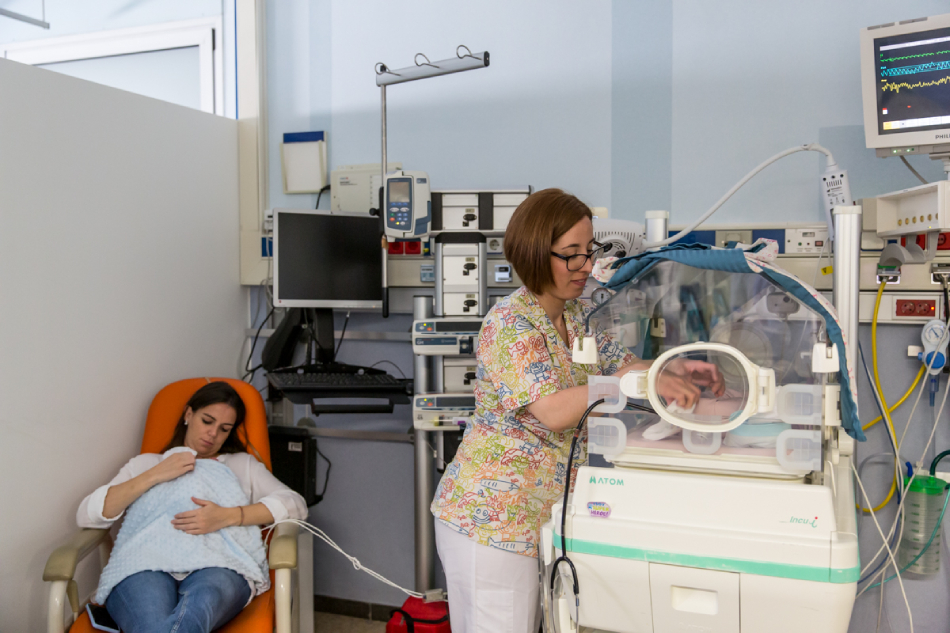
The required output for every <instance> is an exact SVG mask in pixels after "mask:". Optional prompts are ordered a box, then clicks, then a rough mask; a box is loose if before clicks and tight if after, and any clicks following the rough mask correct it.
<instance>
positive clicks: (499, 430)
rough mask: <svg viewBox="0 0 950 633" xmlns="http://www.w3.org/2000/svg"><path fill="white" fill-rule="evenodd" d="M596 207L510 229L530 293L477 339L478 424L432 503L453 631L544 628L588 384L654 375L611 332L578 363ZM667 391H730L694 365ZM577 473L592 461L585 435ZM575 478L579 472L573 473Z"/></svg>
mask: <svg viewBox="0 0 950 633" xmlns="http://www.w3.org/2000/svg"><path fill="white" fill-rule="evenodd" d="M591 218H592V216H591V212H590V208H589V207H588V206H587V205H586V204H584V203H583V202H581V201H580V200H578V199H577V198H576V197H574V196H573V195H571V194H569V193H565V192H564V191H561V190H560V189H545V190H543V191H538V192H537V193H534V194H532V195H530V196H528V198H527V199H526V200H525V201H524V202H522V203H521V205H520V206H519V207H518V209H517V210H516V211H515V213H514V215H513V216H512V218H511V222H510V223H509V224H508V229H507V231H506V234H505V259H507V260H508V262H510V263H511V264H512V265H513V266H514V268H515V271H516V272H517V273H518V276H519V277H520V278H521V279H522V281H523V282H524V286H523V287H521V288H519V289H518V290H516V291H515V292H514V293H512V294H511V295H510V296H508V297H506V298H504V299H502V300H501V301H499V302H498V304H497V305H495V306H494V307H493V308H492V309H491V310H490V311H489V312H488V315H487V316H486V317H485V321H484V323H483V324H482V328H481V332H480V334H479V337H478V353H477V357H478V373H477V384H476V386H475V399H476V412H475V416H474V420H473V423H472V424H471V425H470V426H469V427H468V428H467V429H466V431H465V437H464V439H463V440H462V444H461V446H460V447H459V450H458V453H457V454H456V456H455V459H454V461H453V462H452V463H451V464H450V465H449V467H448V468H447V469H446V471H445V475H444V476H443V477H442V481H441V482H440V484H439V487H438V490H437V491H436V495H435V499H434V500H433V502H432V513H433V515H435V537H436V546H437V548H438V552H439V558H440V559H441V560H442V567H443V568H444V570H445V576H446V581H447V584H448V596H449V613H450V617H451V625H452V631H453V633H497V632H498V631H511V632H512V633H537V631H538V627H539V624H540V618H541V613H540V609H539V607H538V598H539V581H538V562H537V556H538V551H537V543H538V533H539V531H540V527H541V525H542V524H543V523H544V522H545V521H547V520H548V519H549V518H550V516H551V506H552V505H553V504H554V503H555V502H556V501H557V500H558V499H559V498H560V497H562V496H563V494H564V477H565V471H566V470H567V458H568V452H569V450H570V445H571V438H572V436H573V429H574V427H576V426H577V423H578V421H579V420H580V417H581V416H582V415H583V413H584V411H585V409H586V408H587V406H588V405H587V386H586V385H587V377H588V376H590V375H613V376H620V375H622V374H624V373H626V372H627V371H630V370H631V369H645V368H648V367H649V366H650V364H651V362H652V361H644V360H641V359H638V358H637V357H636V356H634V355H633V354H631V353H630V352H629V351H627V350H626V349H625V348H624V347H623V346H622V345H620V344H618V343H617V342H616V341H614V340H613V339H611V338H610V337H609V336H607V335H605V334H599V335H598V336H597V346H598V357H599V361H598V363H597V364H596V365H581V364H577V363H574V362H572V360H571V349H572V345H573V344H574V339H575V338H576V337H578V336H580V337H583V336H584V317H585V315H586V314H587V313H588V312H590V310H591V309H592V308H591V306H589V305H588V304H586V303H584V302H582V301H580V300H579V297H580V296H581V294H582V293H583V291H584V286H585V284H586V282H587V278H588V276H590V273H591V270H592V268H593V263H594V260H595V259H596V258H597V257H599V256H600V254H601V251H600V247H599V245H598V244H597V243H596V242H595V241H594V228H593V224H592V219H591ZM679 374H680V375H675V374H672V373H671V374H670V375H669V376H668V377H667V378H665V379H664V380H662V381H661V383H660V384H659V385H658V391H659V393H660V395H662V396H663V397H664V398H666V400H667V401H668V402H670V401H673V400H676V401H677V402H678V403H680V404H681V405H684V406H687V407H688V406H691V405H692V404H693V403H694V402H695V401H696V399H697V398H698V397H699V394H700V388H699V387H697V386H696V385H695V384H693V382H694V381H695V382H696V383H698V384H704V385H707V386H712V388H713V390H717V386H718V388H719V389H721V385H722V378H721V377H720V375H719V374H718V372H717V370H716V368H715V367H714V366H713V365H710V364H708V363H704V362H701V361H685V362H684V363H683V364H682V365H681V372H679ZM579 449H580V450H579V459H575V461H574V469H575V473H574V474H576V468H577V467H579V466H580V465H582V464H584V463H585V462H586V461H587V429H586V427H585V428H584V430H583V431H582V436H581V438H580V441H579ZM572 478H573V475H572Z"/></svg>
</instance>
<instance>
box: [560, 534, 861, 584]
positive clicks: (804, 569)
mask: <svg viewBox="0 0 950 633" xmlns="http://www.w3.org/2000/svg"><path fill="white" fill-rule="evenodd" d="M560 539H561V537H560V535H559V534H557V533H555V534H554V544H555V547H556V546H557V545H558V544H559V543H560ZM567 549H568V551H570V552H575V553H578V554H593V555H594V556H607V557H610V558H626V559H629V560H640V561H644V562H648V563H662V564H665V565H679V566H681V567H697V568H699V569H712V570H716V571H730V572H738V573H742V574H753V575H755V576H771V577H773V578H790V579H792V580H811V581H814V582H828V583H835V584H848V583H852V582H855V583H856V582H858V578H859V577H860V576H861V567H860V566H857V567H851V568H849V569H834V568H829V567H808V566H805V565H790V564H786V563H767V562H762V561H755V560H742V559H738V558H716V557H713V556H695V555H692V554H677V553H674V552H659V551H655V550H646V549H640V548H638V547H626V546H624V545H609V544H607V543H596V542H594V541H583V540H578V539H573V538H569V539H567Z"/></svg>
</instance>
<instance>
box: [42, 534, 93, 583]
mask: <svg viewBox="0 0 950 633" xmlns="http://www.w3.org/2000/svg"><path fill="white" fill-rule="evenodd" d="M108 537H109V530H103V529H94V528H84V529H82V530H79V531H78V532H76V534H75V535H73V537H72V538H71V539H70V540H69V542H68V543H66V544H65V545H62V546H60V547H57V548H56V550H55V551H54V552H53V553H52V554H50V555H49V558H48V559H47V560H46V568H45V569H44V570H43V580H45V581H46V582H51V581H54V580H67V581H68V580H72V579H73V575H75V573H76V565H77V564H78V563H79V561H80V560H82V559H83V558H85V557H86V556H87V555H88V554H89V553H90V552H92V551H93V550H94V549H96V547H98V546H99V544H100V543H101V542H102V541H103V540H105V539H107V538H108Z"/></svg>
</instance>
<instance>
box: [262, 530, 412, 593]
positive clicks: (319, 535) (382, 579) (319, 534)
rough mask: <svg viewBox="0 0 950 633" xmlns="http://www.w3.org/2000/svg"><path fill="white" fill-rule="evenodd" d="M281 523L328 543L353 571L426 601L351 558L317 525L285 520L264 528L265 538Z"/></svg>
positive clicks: (353, 557)
mask: <svg viewBox="0 0 950 633" xmlns="http://www.w3.org/2000/svg"><path fill="white" fill-rule="evenodd" d="M281 523H293V524H294V525H298V526H300V527H302V528H303V529H305V530H306V531H308V532H310V533H311V534H313V535H314V536H316V537H317V538H318V539H320V540H321V541H323V542H324V543H326V544H327V545H329V546H330V547H332V548H333V549H335V550H336V551H338V552H339V553H341V554H343V556H345V557H346V559H347V560H348V561H350V564H352V565H353V569H356V570H357V571H363V572H366V573H367V574H369V575H370V576H372V577H373V578H375V579H376V580H378V581H380V582H382V583H385V584H387V585H389V586H390V587H393V588H394V589H398V590H399V591H401V592H403V593H404V594H406V595H407V596H411V597H413V598H419V599H420V600H422V599H425V597H426V594H423V593H419V592H417V591H410V590H409V589H406V588H405V587H400V586H399V585H397V584H396V583H394V582H393V581H391V580H389V579H388V578H386V577H385V576H383V575H382V574H379V573H377V572H375V571H373V570H372V569H370V568H369V567H364V566H363V564H362V563H361V562H360V561H359V560H357V559H356V557H355V556H350V555H349V554H347V553H346V552H344V551H343V548H341V547H340V546H339V545H337V544H336V543H334V542H333V539H331V538H330V537H329V536H327V535H326V533H325V532H324V531H323V530H321V529H320V528H318V527H316V526H315V525H311V524H309V523H307V522H306V521H300V520H298V519H283V520H281V521H276V522H274V523H273V524H271V525H269V526H267V527H266V528H264V536H265V538H266V536H267V534H268V533H269V532H270V531H272V530H273V529H274V528H276V527H277V526H278V525H280V524H281Z"/></svg>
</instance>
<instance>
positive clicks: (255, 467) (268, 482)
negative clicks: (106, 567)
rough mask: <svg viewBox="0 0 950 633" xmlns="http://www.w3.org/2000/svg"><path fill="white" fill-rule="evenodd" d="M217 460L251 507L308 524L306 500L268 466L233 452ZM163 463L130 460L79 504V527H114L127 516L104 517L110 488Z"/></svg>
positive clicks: (146, 457)
mask: <svg viewBox="0 0 950 633" xmlns="http://www.w3.org/2000/svg"><path fill="white" fill-rule="evenodd" d="M215 459H217V460H218V461H219V462H221V463H222V464H225V465H226V466H227V467H228V468H230V469H231V470H232V471H233V472H234V474H235V475H237V479H238V481H239V482H240V483H241V488H242V489H243V490H244V493H245V494H246V495H247V496H248V498H249V499H250V500H251V503H252V504H253V503H258V502H260V503H263V504H264V505H265V506H267V509H268V510H270V513H271V514H272V515H274V521H280V520H282V519H299V520H301V521H305V520H306V519H307V515H308V513H309V510H308V509H307V504H306V502H305V501H304V499H303V497H301V496H300V495H299V494H297V493H296V492H294V491H293V490H291V489H290V488H288V487H287V486H285V485H284V484H283V483H282V482H281V481H280V480H279V479H277V478H276V477H274V475H272V474H271V472H270V471H269V470H267V467H266V466H264V464H262V463H261V462H259V461H257V459H256V458H254V457H253V456H251V455H248V454H247V453H231V454H225V455H218V457H216V458H215ZM161 461H162V456H161V455H159V454H158V453H144V454H142V455H137V456H135V457H133V458H132V459H130V460H129V461H128V463H127V464H126V465H125V466H123V467H122V469H121V470H119V474H118V475H116V476H115V477H113V478H112V481H110V482H109V483H107V484H106V485H104V486H100V487H99V488H96V489H95V490H94V491H93V492H92V494H90V495H89V496H87V497H86V498H85V499H83V500H82V503H81V504H79V510H78V511H77V512H76V523H78V524H79V527H81V528H108V527H111V526H112V524H113V523H115V522H116V521H117V520H118V519H119V518H120V517H121V516H122V514H124V513H122V514H119V515H118V516H116V517H114V518H111V519H107V518H106V517H104V516H102V510H103V506H104V505H105V502H106V494H107V493H108V492H109V488H110V487H111V486H116V485H118V484H121V483H124V482H126V481H128V480H130V479H132V478H133V477H137V476H139V475H141V474H142V473H144V472H145V471H147V470H148V469H150V468H152V467H153V466H156V465H157V464H158V463H159V462H161Z"/></svg>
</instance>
